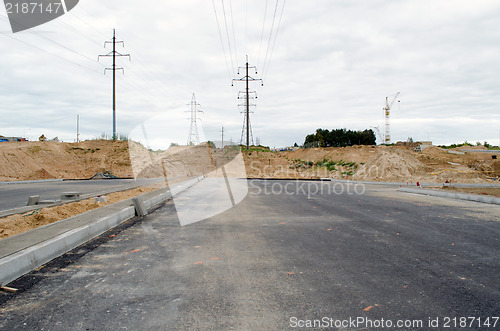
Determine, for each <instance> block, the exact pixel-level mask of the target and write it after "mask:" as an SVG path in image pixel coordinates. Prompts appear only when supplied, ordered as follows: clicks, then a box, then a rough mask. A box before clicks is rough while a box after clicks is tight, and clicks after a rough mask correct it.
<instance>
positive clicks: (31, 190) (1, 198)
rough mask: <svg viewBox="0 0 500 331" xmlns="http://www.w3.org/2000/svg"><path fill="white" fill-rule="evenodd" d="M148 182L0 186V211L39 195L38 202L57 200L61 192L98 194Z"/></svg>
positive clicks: (146, 180)
mask: <svg viewBox="0 0 500 331" xmlns="http://www.w3.org/2000/svg"><path fill="white" fill-rule="evenodd" d="M150 182H151V180H149V179H143V180H138V181H136V180H135V179H101V180H70V181H59V182H43V183H19V184H8V185H0V210H8V209H13V208H18V207H23V206H26V204H27V202H28V198H29V197H30V196H32V195H39V196H40V200H59V199H60V198H61V194H62V193H63V192H80V193H81V194H82V195H83V194H99V193H100V192H103V191H108V190H121V189H125V188H129V187H137V186H140V185H147V184H149V183H150Z"/></svg>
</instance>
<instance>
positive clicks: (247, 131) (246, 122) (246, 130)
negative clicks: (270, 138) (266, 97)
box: [233, 55, 264, 150]
mask: <svg viewBox="0 0 500 331" xmlns="http://www.w3.org/2000/svg"><path fill="white" fill-rule="evenodd" d="M240 69H245V76H244V77H242V78H239V79H233V82H234V81H239V82H245V91H240V92H239V93H238V99H241V95H242V94H243V95H244V97H243V98H244V99H245V103H244V104H242V105H239V106H245V111H244V114H245V116H244V119H243V129H242V130H241V141H240V143H241V144H243V143H244V142H246V146H247V150H248V149H249V147H250V141H251V142H252V144H253V135H252V129H251V124H250V107H251V106H256V105H255V104H250V100H251V99H257V92H255V91H250V88H249V83H250V82H255V81H261V83H262V79H256V78H253V77H251V76H250V75H249V74H248V70H249V69H255V74H257V67H253V66H252V67H251V66H249V65H248V55H247V62H246V64H245V66H244V67H239V68H238V75H239V74H240V72H239V70H240ZM262 85H264V84H263V83H262Z"/></svg>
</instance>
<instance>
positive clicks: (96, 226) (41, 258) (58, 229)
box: [0, 177, 203, 285]
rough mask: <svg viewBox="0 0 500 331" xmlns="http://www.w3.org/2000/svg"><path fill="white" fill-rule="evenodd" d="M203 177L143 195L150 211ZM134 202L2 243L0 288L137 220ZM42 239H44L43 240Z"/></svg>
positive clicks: (58, 223) (100, 210)
mask: <svg viewBox="0 0 500 331" xmlns="http://www.w3.org/2000/svg"><path fill="white" fill-rule="evenodd" d="M202 179H203V177H197V178H194V179H191V180H189V181H185V182H183V183H180V184H181V185H180V186H177V187H174V188H172V192H170V191H165V190H157V191H153V192H148V193H145V194H142V195H141V196H140V197H141V198H142V199H143V201H144V205H145V207H146V208H147V209H152V208H153V207H155V206H157V205H159V204H160V203H162V202H164V201H166V200H167V199H168V198H170V197H172V196H174V195H177V194H179V193H180V192H182V191H184V190H186V189H188V188H189V187H191V186H193V185H195V184H197V183H198V182H200V181H201V180H202ZM132 199H133V198H130V199H127V200H124V201H121V202H118V203H115V204H112V205H109V206H105V207H102V208H98V209H95V210H91V211H89V212H86V213H83V214H80V215H77V216H74V217H70V218H68V219H65V220H61V221H58V222H55V223H51V224H48V225H45V226H42V227H40V228H37V229H34V230H31V231H28V232H25V233H21V234H19V235H16V236H13V237H10V238H6V239H2V240H1V241H0V255H1V257H0V285H6V284H8V283H10V282H12V281H13V280H15V279H17V278H19V277H21V276H23V275H24V274H26V273H28V272H30V271H32V270H34V269H36V268H38V267H39V266H41V265H43V264H45V263H47V262H49V261H51V260H53V259H54V258H56V257H59V256H61V255H63V254H64V253H66V252H68V251H70V250H72V249H74V248H76V247H78V246H80V245H82V244H83V243H85V242H87V241H89V240H91V239H93V238H95V237H97V236H99V235H101V234H103V233H104V232H106V231H108V230H109V229H111V228H113V227H115V226H117V225H119V224H121V223H123V222H125V221H127V220H129V219H131V218H132V217H134V216H135V208H134V207H133V206H132ZM40 238H42V239H40Z"/></svg>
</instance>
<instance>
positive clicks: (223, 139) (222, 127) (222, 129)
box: [221, 127, 224, 149]
mask: <svg viewBox="0 0 500 331" xmlns="http://www.w3.org/2000/svg"><path fill="white" fill-rule="evenodd" d="M221 132H222V149H224V127H222V131H221Z"/></svg>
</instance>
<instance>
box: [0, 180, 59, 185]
mask: <svg viewBox="0 0 500 331" xmlns="http://www.w3.org/2000/svg"><path fill="white" fill-rule="evenodd" d="M62 181H64V179H39V180H23V181H16V182H0V185H10V184H36V183H51V182H62Z"/></svg>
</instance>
